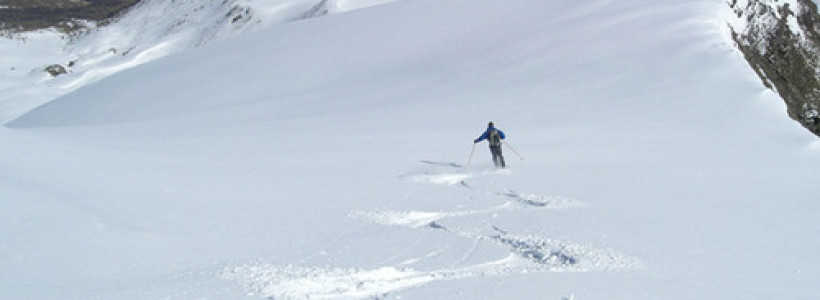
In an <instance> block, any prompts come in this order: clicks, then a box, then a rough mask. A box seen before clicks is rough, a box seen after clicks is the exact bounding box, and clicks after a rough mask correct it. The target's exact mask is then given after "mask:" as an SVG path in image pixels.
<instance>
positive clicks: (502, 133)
mask: <svg viewBox="0 0 820 300" xmlns="http://www.w3.org/2000/svg"><path fill="white" fill-rule="evenodd" d="M496 130H498V129H496ZM498 135H500V136H501V139H502V140H503V139H505V138H507V137H506V136H504V132H503V131H501V130H498Z"/></svg>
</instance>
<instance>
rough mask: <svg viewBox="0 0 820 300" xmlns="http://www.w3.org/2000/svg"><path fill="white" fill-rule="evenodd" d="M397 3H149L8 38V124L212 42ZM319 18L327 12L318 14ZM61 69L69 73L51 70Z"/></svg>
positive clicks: (0, 77) (2, 75) (1, 111)
mask: <svg viewBox="0 0 820 300" xmlns="http://www.w3.org/2000/svg"><path fill="white" fill-rule="evenodd" d="M392 1H395V0H325V1H321V2H318V1H313V0H264V1H262V0H256V1H254V0H223V1H202V0H176V1H165V0H143V1H141V2H140V3H139V4H137V5H136V6H134V7H133V8H131V9H130V10H128V11H127V12H124V14H123V15H122V16H121V17H119V18H117V19H115V20H114V21H113V23H112V24H109V25H106V26H100V27H97V24H94V23H90V24H88V27H90V29H89V30H88V32H86V33H78V34H74V35H73V36H67V35H65V34H62V33H59V32H57V31H55V30H42V31H38V32H30V33H24V34H20V35H18V36H17V37H16V38H14V39H5V38H3V39H0V52H2V53H3V54H4V55H3V58H0V122H2V123H5V122H8V121H10V120H13V119H14V118H16V117H19V116H20V115H22V114H24V113H25V112H26V111H28V110H31V109H33V108H35V107H37V106H39V105H42V104H43V103H46V102H48V101H50V100H53V99H54V98H57V97H59V96H61V95H64V94H66V93H69V92H71V91H74V90H76V89H77V88H79V87H82V86H85V85H88V84H90V83H93V82H96V81H97V80H100V79H102V78H105V77H108V76H110V75H112V74H115V73H117V72H120V71H122V70H126V69H129V68H132V67H135V66H138V65H141V64H143V63H146V62H149V61H152V60H155V59H158V58H162V57H165V56H167V55H170V54H174V53H179V52H183V51H185V50H188V49H192V48H196V47H200V46H202V45H205V44H207V43H210V42H212V41H216V40H221V39H224V38H227V37H232V36H236V35H240V34H243V33H245V32H249V31H254V30H258V29H260V28H266V27H269V26H272V25H275V24H282V23H288V22H292V21H298V20H302V19H305V18H309V17H316V16H321V15H327V14H337V13H344V12H349V11H353V10H359V9H364V8H368V7H372V6H377V5H382V4H386V3H389V2H392ZM317 12H321V14H318V13H317ZM53 64H60V65H62V66H64V67H65V68H66V69H67V70H68V72H69V74H68V75H62V76H59V77H57V78H52V77H51V76H49V75H48V74H47V73H45V72H44V71H43V70H44V69H45V67H46V66H49V65H53Z"/></svg>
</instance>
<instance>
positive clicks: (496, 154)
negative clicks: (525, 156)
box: [490, 146, 507, 168]
mask: <svg viewBox="0 0 820 300" xmlns="http://www.w3.org/2000/svg"><path fill="white" fill-rule="evenodd" d="M490 152H492V153H493V164H495V167H496V168H506V167H507V165H506V164H505V163H504V155H501V146H490Z"/></svg>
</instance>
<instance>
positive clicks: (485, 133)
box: [473, 127, 505, 143]
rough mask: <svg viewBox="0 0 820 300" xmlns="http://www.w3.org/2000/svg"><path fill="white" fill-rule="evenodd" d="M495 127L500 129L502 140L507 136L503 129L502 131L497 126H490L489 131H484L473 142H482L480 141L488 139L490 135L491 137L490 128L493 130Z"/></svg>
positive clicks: (499, 133)
mask: <svg viewBox="0 0 820 300" xmlns="http://www.w3.org/2000/svg"><path fill="white" fill-rule="evenodd" d="M493 129H495V130H496V131H498V135H500V136H501V139H502V140H503V139H504V138H505V136H504V132H503V131H501V130H499V129H497V128H495V127H489V128H487V131H484V133H482V134H481V136H480V137H478V138H477V139H475V140H474V141H473V143H478V142H480V141H483V140H486V139H487V138H488V137H490V130H493Z"/></svg>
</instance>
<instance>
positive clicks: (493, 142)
mask: <svg viewBox="0 0 820 300" xmlns="http://www.w3.org/2000/svg"><path fill="white" fill-rule="evenodd" d="M487 141H489V142H490V146H492V147H501V134H500V133H498V130H496V129H495V128H493V129H490V134H488V135H487Z"/></svg>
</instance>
